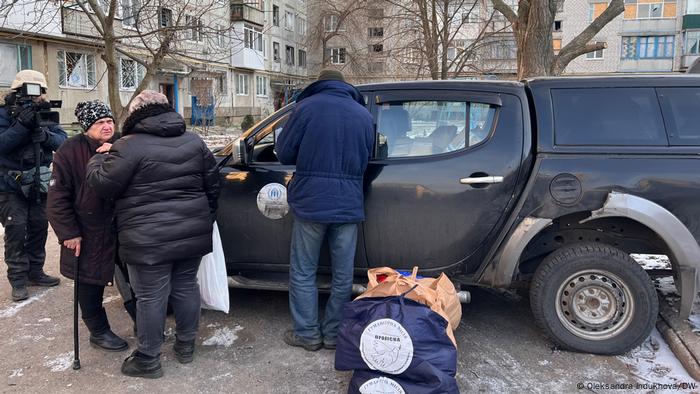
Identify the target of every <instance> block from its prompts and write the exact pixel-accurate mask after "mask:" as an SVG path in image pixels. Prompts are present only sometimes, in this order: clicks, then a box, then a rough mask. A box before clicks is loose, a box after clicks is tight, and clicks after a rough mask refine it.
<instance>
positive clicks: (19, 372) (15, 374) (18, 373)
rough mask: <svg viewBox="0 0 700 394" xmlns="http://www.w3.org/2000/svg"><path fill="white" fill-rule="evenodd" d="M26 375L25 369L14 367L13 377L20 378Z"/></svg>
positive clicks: (11, 374) (11, 375)
mask: <svg viewBox="0 0 700 394" xmlns="http://www.w3.org/2000/svg"><path fill="white" fill-rule="evenodd" d="M22 376H24V370H23V369H22V368H20V369H13V370H12V372H11V373H10V377H11V378H19V377H22Z"/></svg>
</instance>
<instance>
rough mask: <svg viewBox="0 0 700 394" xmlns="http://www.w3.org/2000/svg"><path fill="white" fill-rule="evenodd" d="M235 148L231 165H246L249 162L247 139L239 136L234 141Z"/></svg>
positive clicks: (232, 152)
mask: <svg viewBox="0 0 700 394" xmlns="http://www.w3.org/2000/svg"><path fill="white" fill-rule="evenodd" d="M232 148H233V150H232V151H231V161H230V163H229V165H232V166H236V165H246V164H248V147H247V146H246V144H245V139H243V138H241V137H238V138H236V140H235V141H233V147H232Z"/></svg>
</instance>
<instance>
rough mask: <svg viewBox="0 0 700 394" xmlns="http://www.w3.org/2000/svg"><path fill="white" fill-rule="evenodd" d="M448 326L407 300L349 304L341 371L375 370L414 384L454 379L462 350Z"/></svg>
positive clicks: (338, 357) (338, 356) (338, 358)
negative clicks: (458, 350) (453, 342)
mask: <svg viewBox="0 0 700 394" xmlns="http://www.w3.org/2000/svg"><path fill="white" fill-rule="evenodd" d="M446 328H447V321H446V320H445V319H444V318H443V317H442V316H440V315H438V314H437V313H435V312H433V311H432V310H431V309H430V308H428V307H427V306H425V305H423V304H421V303H418V302H415V301H413V300H410V299H407V298H406V297H405V294H404V295H400V296H392V297H376V298H361V299H359V300H355V301H353V302H349V303H347V304H345V306H344V308H343V321H342V322H341V323H340V330H339V333H338V342H337V347H336V352H335V368H336V369H338V370H342V371H347V370H373V371H378V372H382V373H384V374H387V375H400V377H401V378H403V379H407V380H409V381H414V382H423V381H435V380H436V379H437V380H438V381H441V380H442V379H444V378H445V377H451V378H454V376H455V374H456V371H457V349H456V348H455V347H454V345H453V344H452V341H451V340H450V338H449V337H448V336H447V333H446V332H445V329H446Z"/></svg>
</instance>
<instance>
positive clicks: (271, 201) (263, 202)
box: [258, 183, 289, 219]
mask: <svg viewBox="0 0 700 394" xmlns="http://www.w3.org/2000/svg"><path fill="white" fill-rule="evenodd" d="M258 210H259V211H260V213H262V214H263V215H264V216H265V217H266V218H268V219H282V218H283V217H285V216H286V215H287V213H288V212H289V204H287V188H286V187H284V185H281V184H279V183H268V184H267V185H265V186H264V187H263V188H262V189H260V192H258Z"/></svg>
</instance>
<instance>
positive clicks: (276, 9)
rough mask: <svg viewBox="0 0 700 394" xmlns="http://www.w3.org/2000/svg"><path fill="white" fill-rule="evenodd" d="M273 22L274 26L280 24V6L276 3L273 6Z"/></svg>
mask: <svg viewBox="0 0 700 394" xmlns="http://www.w3.org/2000/svg"><path fill="white" fill-rule="evenodd" d="M272 24H273V25H274V26H279V25H280V8H279V7H278V6H276V5H273V6H272Z"/></svg>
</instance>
